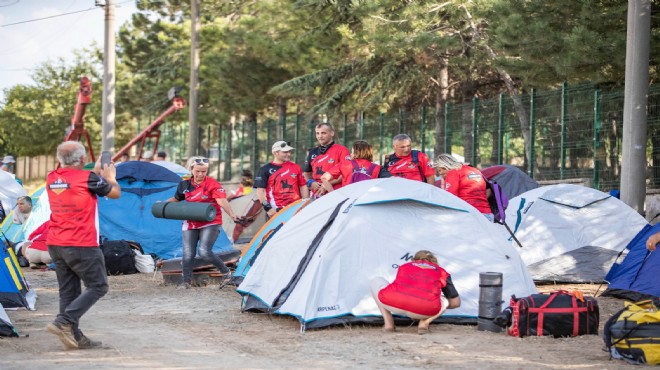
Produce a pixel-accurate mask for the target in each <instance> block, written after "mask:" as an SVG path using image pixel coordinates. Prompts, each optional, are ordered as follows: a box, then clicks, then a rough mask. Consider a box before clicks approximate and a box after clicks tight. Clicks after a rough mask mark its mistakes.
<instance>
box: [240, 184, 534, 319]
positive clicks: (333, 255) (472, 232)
mask: <svg viewBox="0 0 660 370" xmlns="http://www.w3.org/2000/svg"><path fill="white" fill-rule="evenodd" d="M421 249H426V250H430V251H432V252H433V253H434V254H435V255H436V256H437V257H438V261H439V264H440V265H441V266H443V267H444V268H445V269H447V271H449V272H450V273H451V275H452V280H453V282H454V284H455V286H456V288H457V289H458V291H459V293H460V295H461V300H462V304H461V307H460V308H458V309H454V310H450V311H448V312H447V313H446V314H445V315H443V316H441V317H440V320H444V321H458V322H475V321H476V319H477V316H478V298H479V281H478V280H479V273H480V272H491V271H495V272H501V273H502V274H503V276H504V286H503V294H504V297H508V296H511V295H516V296H526V295H529V294H532V293H534V292H536V288H535V286H534V283H533V281H532V279H531V277H530V276H529V274H528V272H527V268H526V267H525V265H524V264H523V262H522V260H521V258H520V255H519V254H518V251H516V249H515V248H514V247H513V246H512V245H511V244H510V243H508V242H507V241H506V237H505V236H503V234H502V231H501V230H499V228H498V226H497V225H494V224H492V223H490V222H488V220H487V219H486V218H485V217H483V215H481V214H480V213H479V212H478V211H477V210H476V209H474V208H473V207H472V206H470V205H468V204H467V203H466V202H464V201H463V200H461V199H459V198H457V197H455V196H453V195H452V194H449V193H447V192H444V191H442V190H440V189H438V188H437V187H434V186H431V185H428V184H424V183H421V182H413V181H409V180H405V179H400V178H389V179H377V180H368V181H363V182H360V183H355V184H352V185H349V186H346V187H343V188H341V189H338V190H336V191H334V192H332V193H330V194H328V195H326V196H324V197H322V198H320V199H317V200H315V201H314V202H312V203H311V204H309V205H308V206H306V207H305V208H304V209H302V211H300V213H298V214H297V215H296V216H295V217H292V218H291V219H290V220H289V221H288V222H286V223H285V224H284V225H283V226H281V228H280V229H279V230H278V231H277V232H276V233H275V234H274V235H273V236H272V237H271V238H270V240H269V241H268V243H267V245H265V246H263V247H262V248H261V250H260V251H259V255H258V258H255V259H254V261H253V263H252V265H251V268H250V269H249V271H248V272H247V274H246V275H245V276H244V279H243V281H242V283H241V284H240V285H239V287H238V289H237V291H238V292H239V293H240V294H241V295H243V309H244V310H247V311H259V312H269V313H276V314H282V315H291V316H294V317H296V318H297V319H298V320H299V321H300V323H301V325H302V328H303V330H304V329H305V328H315V327H322V326H327V325H332V324H338V323H347V322H377V321H380V320H381V315H380V312H379V310H378V307H377V306H376V303H375V301H374V300H373V298H372V296H371V292H370V288H369V285H370V281H371V280H372V279H374V278H376V277H384V278H386V279H387V280H389V281H392V280H393V279H394V276H395V275H396V272H397V268H398V266H399V265H401V264H403V263H406V262H408V261H410V260H411V258H412V256H413V255H414V254H415V252H416V251H418V250H421Z"/></svg>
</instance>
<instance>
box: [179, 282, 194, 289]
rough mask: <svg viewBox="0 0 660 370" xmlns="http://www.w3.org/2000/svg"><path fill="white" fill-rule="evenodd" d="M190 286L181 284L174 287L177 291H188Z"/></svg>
mask: <svg viewBox="0 0 660 370" xmlns="http://www.w3.org/2000/svg"><path fill="white" fill-rule="evenodd" d="M190 287H191V285H190V283H181V284H179V285H177V286H176V288H177V289H190Z"/></svg>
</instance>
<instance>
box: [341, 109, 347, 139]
mask: <svg viewBox="0 0 660 370" xmlns="http://www.w3.org/2000/svg"><path fill="white" fill-rule="evenodd" d="M347 135H348V114H346V113H344V133H343V135H342V136H343V138H342V140H341V143H342V144H344V146H346V142H347V141H348V136H347Z"/></svg>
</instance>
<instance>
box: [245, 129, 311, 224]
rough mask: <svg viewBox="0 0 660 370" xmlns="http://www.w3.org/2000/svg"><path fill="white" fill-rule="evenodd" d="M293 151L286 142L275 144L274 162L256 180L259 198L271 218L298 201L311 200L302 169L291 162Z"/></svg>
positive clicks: (261, 170)
mask: <svg viewBox="0 0 660 370" xmlns="http://www.w3.org/2000/svg"><path fill="white" fill-rule="evenodd" d="M293 149H294V148H293V147H292V146H290V145H289V144H288V143H287V142H286V141H278V142H276V143H275V144H273V147H272V151H273V157H274V159H273V161H272V162H270V163H268V164H266V165H265V166H263V167H261V168H260V169H259V173H257V177H256V178H255V179H254V188H255V189H257V190H256V191H257V197H259V200H260V201H261V205H262V206H263V207H264V210H265V211H266V212H267V213H268V216H269V217H270V216H272V215H274V214H275V213H276V212H277V211H279V210H280V209H282V208H284V207H286V206H287V205H289V204H291V203H293V202H295V201H296V200H298V199H301V198H303V199H305V198H309V189H308V188H307V184H306V183H305V178H304V177H303V173H302V169H301V168H300V166H298V165H297V164H295V163H293V162H291V151H293Z"/></svg>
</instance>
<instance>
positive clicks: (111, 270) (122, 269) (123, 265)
mask: <svg viewBox="0 0 660 370" xmlns="http://www.w3.org/2000/svg"><path fill="white" fill-rule="evenodd" d="M133 249H137V250H139V251H140V252H142V253H143V254H144V252H143V251H142V247H141V246H140V244H139V243H136V242H133V241H129V240H105V241H103V244H101V251H102V252H103V257H105V269H106V271H107V272H108V275H128V274H136V273H138V270H137V268H135V252H133Z"/></svg>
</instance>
